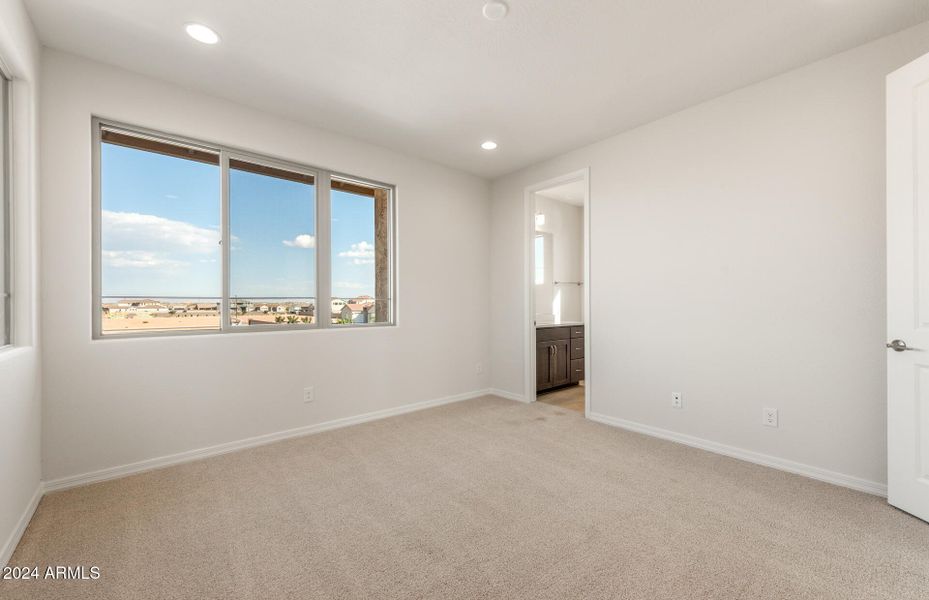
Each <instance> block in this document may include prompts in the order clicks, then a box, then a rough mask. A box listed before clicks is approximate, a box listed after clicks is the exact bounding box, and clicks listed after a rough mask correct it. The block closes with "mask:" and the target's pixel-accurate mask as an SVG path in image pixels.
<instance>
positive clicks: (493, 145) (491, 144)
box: [481, 140, 497, 150]
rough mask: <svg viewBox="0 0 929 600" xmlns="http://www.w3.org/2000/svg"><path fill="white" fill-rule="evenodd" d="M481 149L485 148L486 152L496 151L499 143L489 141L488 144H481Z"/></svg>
mask: <svg viewBox="0 0 929 600" xmlns="http://www.w3.org/2000/svg"><path fill="white" fill-rule="evenodd" d="M481 148H483V149H484V150H496V149H497V142H494V141H493V140H487V141H486V142H484V143H483V144H481Z"/></svg>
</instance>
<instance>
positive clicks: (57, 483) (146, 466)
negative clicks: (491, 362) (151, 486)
mask: <svg viewBox="0 0 929 600" xmlns="http://www.w3.org/2000/svg"><path fill="white" fill-rule="evenodd" d="M491 393H492V392H491V391H490V390H476V391H473V392H466V393H464V394H456V395H454V396H446V397H444V398H437V399H435V400H425V401H423V402H415V403H413V404H404V405H403V406H397V407H395V408H387V409H384V410H378V411H375V412H370V413H365V414H361V415H356V416H353V417H344V418H342V419H334V420H332V421H326V422H323V423H316V424H313V425H306V426H305V427H297V428H295V429H288V430H285V431H278V432H276V433H268V434H265V435H259V436H255V437H251V438H246V439H244V440H238V441H235V442H226V443H224V444H218V445H216V446H209V447H207V448H199V449H196V450H188V451H186V452H179V453H177V454H171V455H168V456H160V457H158V458H150V459H147V460H142V461H139V462H134V463H130V464H127V465H121V466H116V467H109V468H106V469H100V470H99V471H92V472H90V473H83V474H80V475H71V476H68V477H61V478H59V479H53V480H51V481H46V482H45V491H46V492H55V491H59V490H65V489H68V488H73V487H78V486H81V485H87V484H89V483H97V482H100V481H107V480H110V479H118V478H120V477H126V476H127V475H134V474H136V473H142V472H144V471H151V470H153V469H160V468H162V467H169V466H171V465H178V464H181V463H186V462H190V461H194V460H200V459H203V458H209V457H211V456H219V455H220V454H227V453H229V452H236V451H238V450H245V449H246V448H254V447H256V446H263V445H265V444H270V443H273V442H278V441H281V440H286V439H290V438H295V437H302V436H305V435H312V434H314V433H321V432H323V431H330V430H332V429H339V428H342V427H348V426H350V425H358V424H360V423H367V422H369V421H377V420H378V419H385V418H387V417H393V416H397V415H402V414H405V413H409V412H414V411H417V410H423V409H426V408H432V407H435V406H442V405H443V404H451V403H452V402H460V401H462V400H470V399H472V398H478V397H480V396H486V395H488V394H491Z"/></svg>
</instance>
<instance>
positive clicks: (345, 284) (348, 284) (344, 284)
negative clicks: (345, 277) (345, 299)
mask: <svg viewBox="0 0 929 600" xmlns="http://www.w3.org/2000/svg"><path fill="white" fill-rule="evenodd" d="M332 287H333V288H343V289H347V290H360V289H363V288H364V287H365V286H364V284H363V283H358V282H357V281H334V282H333V283H332Z"/></svg>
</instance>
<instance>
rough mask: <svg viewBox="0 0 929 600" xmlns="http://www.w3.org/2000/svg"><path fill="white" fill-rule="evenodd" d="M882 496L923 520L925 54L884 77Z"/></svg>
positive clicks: (928, 209) (927, 418)
mask: <svg viewBox="0 0 929 600" xmlns="http://www.w3.org/2000/svg"><path fill="white" fill-rule="evenodd" d="M887 335H888V339H889V341H888V344H887V346H888V349H887V461H888V464H887V496H888V501H889V502H890V503H891V504H892V505H894V506H896V507H897V508H900V509H902V510H905V511H907V512H909V513H911V514H913V515H916V516H917V517H919V518H921V519H923V520H926V521H929V55H926V56H923V57H922V58H920V59H918V60H916V61H914V62H912V63H910V64H908V65H907V66H905V67H903V68H902V69H900V70H898V71H896V72H894V73H892V74H891V75H890V76H889V77H888V78H887Z"/></svg>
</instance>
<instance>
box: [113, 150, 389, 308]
mask: <svg viewBox="0 0 929 600" xmlns="http://www.w3.org/2000/svg"><path fill="white" fill-rule="evenodd" d="M101 158H102V166H101V189H102V209H103V214H102V242H103V243H102V250H103V278H102V279H103V295H104V296H107V297H115V296H153V297H160V296H177V297H182V298H190V299H195V298H213V297H219V296H220V295H221V293H222V292H221V273H220V252H219V251H220V245H219V240H220V234H219V221H220V186H219V167H218V166H215V165H209V164H203V163H198V162H193V161H189V160H183V159H179V158H174V157H170V156H163V155H160V154H155V153H151V152H144V151H141V150H135V149H131V148H125V147H123V146H116V145H112V144H103V145H102V154H101ZM229 190H230V196H229V204H230V229H231V233H232V251H231V254H232V258H231V264H230V286H231V290H230V291H231V293H232V295H233V296H252V297H260V298H266V297H277V296H287V297H307V298H309V297H313V296H315V294H316V286H315V270H316V269H315V266H316V265H315V263H316V244H315V242H316V239H315V236H316V222H315V212H316V211H315V204H314V203H315V186H311V185H307V184H304V183H298V182H294V181H286V180H282V179H276V178H271V177H267V176H263V175H257V174H254V173H247V172H243V171H236V170H232V171H231V173H230V188H229ZM373 242H374V201H373V199H372V198H369V197H364V196H358V195H355V194H347V193H345V192H340V191H333V192H332V260H333V263H332V281H333V294H334V295H336V296H340V297H354V296H358V295H361V294H368V295H371V296H373V295H374V264H373V246H372V244H373Z"/></svg>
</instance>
